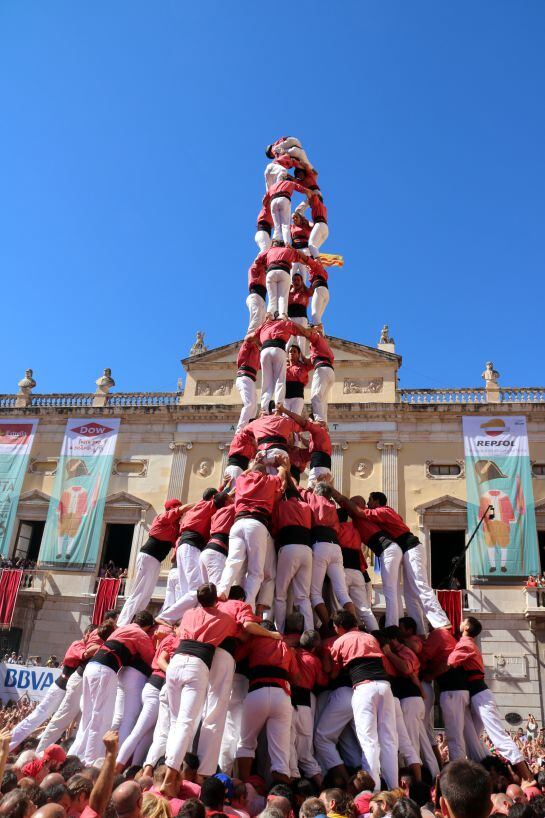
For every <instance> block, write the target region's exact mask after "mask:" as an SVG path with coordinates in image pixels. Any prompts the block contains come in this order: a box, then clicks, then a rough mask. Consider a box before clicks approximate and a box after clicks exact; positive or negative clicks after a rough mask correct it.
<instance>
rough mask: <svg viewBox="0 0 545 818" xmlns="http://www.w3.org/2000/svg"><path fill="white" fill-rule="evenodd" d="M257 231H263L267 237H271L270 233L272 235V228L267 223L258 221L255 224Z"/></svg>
mask: <svg viewBox="0 0 545 818" xmlns="http://www.w3.org/2000/svg"><path fill="white" fill-rule="evenodd" d="M257 229H258V230H264V231H265V233H268V234H269V236H270V235H271V233H272V227H271V225H270V224H269V222H263V221H259V222H258V223H257Z"/></svg>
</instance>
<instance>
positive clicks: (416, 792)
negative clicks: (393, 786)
mask: <svg viewBox="0 0 545 818" xmlns="http://www.w3.org/2000/svg"><path fill="white" fill-rule="evenodd" d="M409 798H410V799H411V801H414V802H415V803H416V804H418V806H419V807H423V806H425V805H426V804H429V802H430V800H431V787H430V785H429V784H425V783H424V782H423V781H413V783H412V784H410V785H409Z"/></svg>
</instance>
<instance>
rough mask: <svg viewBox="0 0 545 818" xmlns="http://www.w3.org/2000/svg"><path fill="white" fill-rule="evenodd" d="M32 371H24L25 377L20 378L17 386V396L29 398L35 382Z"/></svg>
mask: <svg viewBox="0 0 545 818" xmlns="http://www.w3.org/2000/svg"><path fill="white" fill-rule="evenodd" d="M32 374H33V373H32V369H25V377H24V378H21V380H20V381H19V383H18V384H17V386H18V387H19V394H20V395H24V396H25V397H29V396H30V393H31V392H32V390H33V389H34V387H35V386H36V381H35V380H34V378H33V377H32Z"/></svg>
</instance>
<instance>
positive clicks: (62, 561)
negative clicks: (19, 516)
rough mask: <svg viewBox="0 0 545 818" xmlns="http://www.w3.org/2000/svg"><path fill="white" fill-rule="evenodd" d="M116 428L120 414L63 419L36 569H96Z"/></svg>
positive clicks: (117, 428) (117, 427)
mask: <svg viewBox="0 0 545 818" xmlns="http://www.w3.org/2000/svg"><path fill="white" fill-rule="evenodd" d="M118 430H119V418H108V419H107V420H104V421H101V420H96V419H93V418H90V419H89V418H88V419H74V420H69V421H68V422H67V424H66V431H65V433H64V440H63V443H62V450H61V457H60V460H59V465H58V466H57V475H56V477H55V484H54V486H53V493H52V496H51V502H50V504H49V510H48V512H47V520H46V524H45V530H44V535H43V537H42V545H41V547H40V556H39V559H38V565H39V567H43V568H53V569H55V570H58V569H63V568H68V569H71V570H72V571H74V570H77V571H92V570H94V568H95V565H96V563H97V559H98V550H99V545H100V535H101V531H102V517H103V514H104V503H105V500H106V493H107V489H108V481H109V480H110V472H111V470H112V462H113V456H114V451H115V444H116V441H117V433H118Z"/></svg>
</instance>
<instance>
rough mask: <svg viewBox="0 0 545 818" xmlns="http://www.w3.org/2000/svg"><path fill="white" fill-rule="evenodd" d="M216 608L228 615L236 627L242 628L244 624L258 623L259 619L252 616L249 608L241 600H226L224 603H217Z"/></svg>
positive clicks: (252, 613)
mask: <svg viewBox="0 0 545 818" xmlns="http://www.w3.org/2000/svg"><path fill="white" fill-rule="evenodd" d="M218 608H219V610H220V611H222V612H223V613H226V614H229V616H231V617H232V618H233V619H234V620H235V622H236V623H237V624H238V625H241V626H243V625H244V623H245V622H259V617H258V616H256V615H255V614H254V612H253V611H252V608H251V606H250V605H248V604H247V603H246V602H243V601H242V600H241V599H227V600H226V601H225V602H218Z"/></svg>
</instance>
